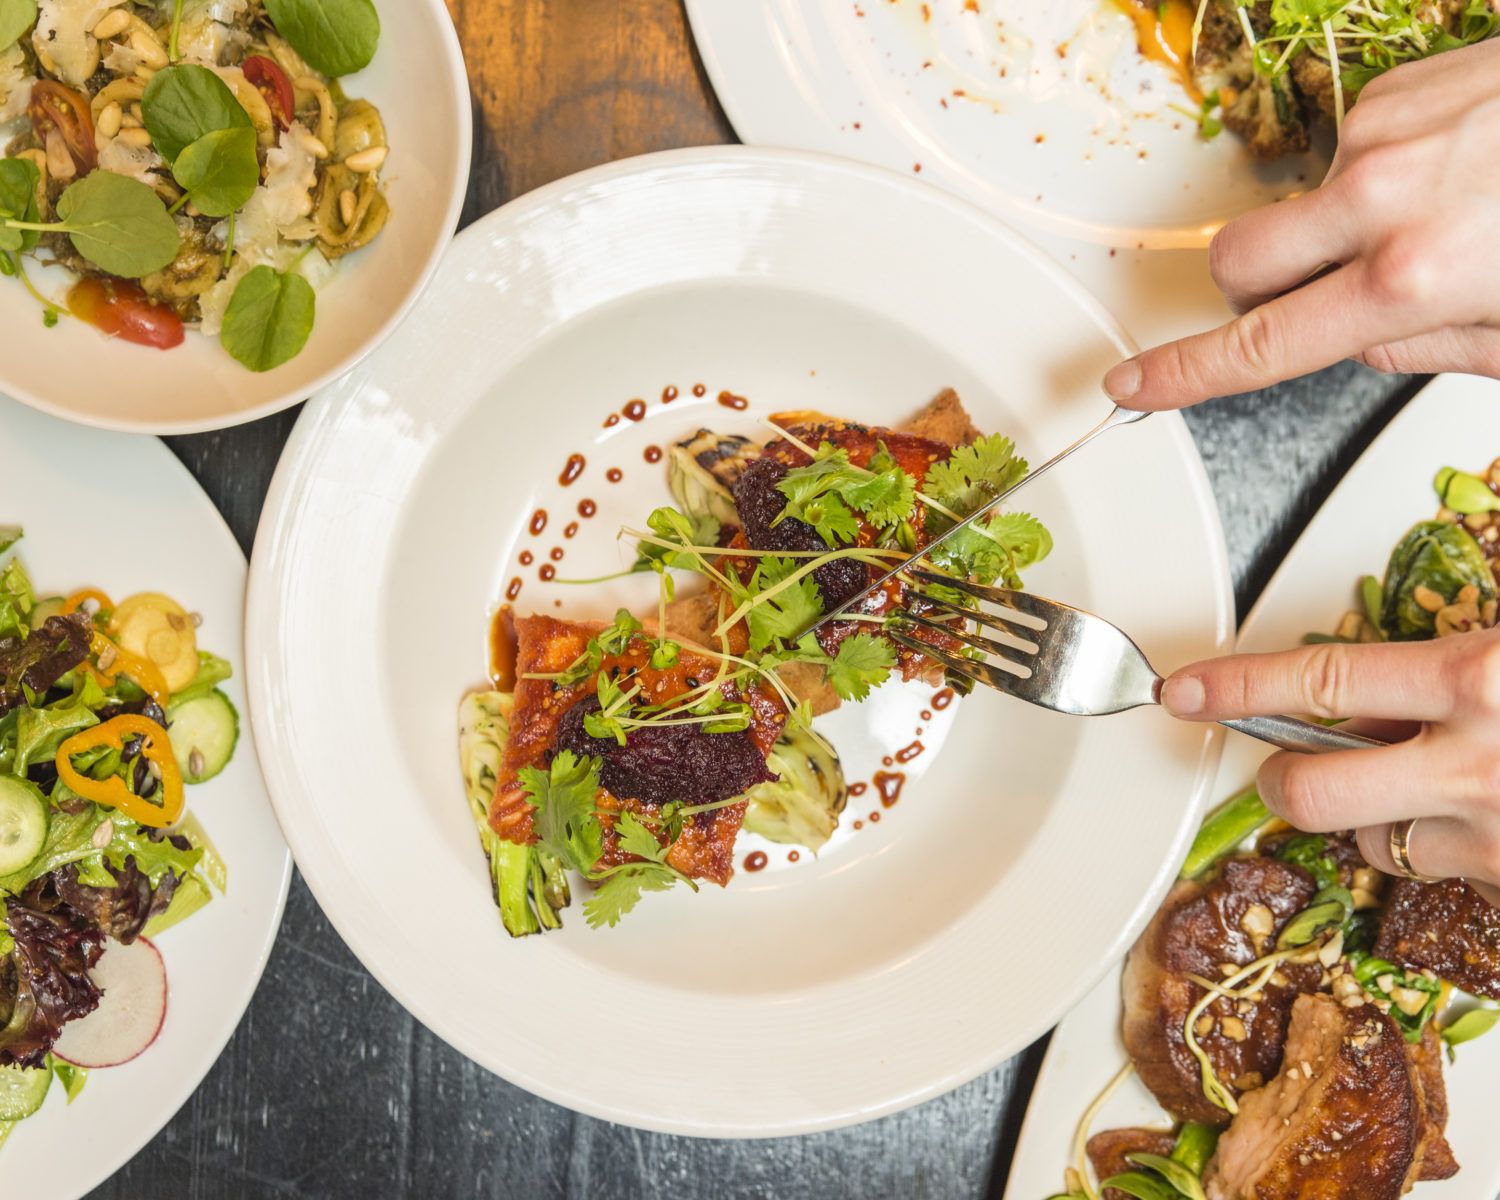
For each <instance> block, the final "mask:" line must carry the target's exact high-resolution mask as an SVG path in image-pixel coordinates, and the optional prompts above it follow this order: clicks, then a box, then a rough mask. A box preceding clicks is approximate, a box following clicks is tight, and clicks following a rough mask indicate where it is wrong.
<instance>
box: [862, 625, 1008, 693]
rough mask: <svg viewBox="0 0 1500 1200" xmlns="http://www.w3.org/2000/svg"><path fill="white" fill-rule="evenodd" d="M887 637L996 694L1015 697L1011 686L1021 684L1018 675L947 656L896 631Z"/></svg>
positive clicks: (985, 664) (969, 660)
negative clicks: (992, 690) (1001, 693)
mask: <svg viewBox="0 0 1500 1200" xmlns="http://www.w3.org/2000/svg"><path fill="white" fill-rule="evenodd" d="M887 636H888V637H889V638H890V639H891V640H892V641H893V642H900V643H901V645H903V646H905V647H906V648H907V649H908V650H915V651H916V652H917V653H918V654H923V655H926V656H927V657H928V658H930V659H932V660H933V661H934V662H938V663H941V664H942V665H943V666H944V667H945V668H946V669H947V670H949V671H952V672H953V673H954V674H955V675H962V676H963V677H964V678H965V679H972V680H973V681H974V682H975V683H982V684H984V685H985V686H986V687H992V688H994V689H995V690H996V691H997V692H1004V693H1005V694H1006V695H1007V696H1014V695H1016V692H1015V690H1014V687H1013V685H1014V684H1017V683H1021V682H1023V680H1022V679H1021V677H1020V676H1019V675H1012V674H1011V673H1010V672H1009V671H1002V670H1000V669H998V668H997V667H992V666H990V665H989V664H988V663H982V662H979V661H978V660H976V659H972V658H960V657H959V656H958V655H956V654H949V653H948V652H947V651H946V650H939V649H937V648H936V647H935V646H930V645H928V644H927V643H926V642H919V641H917V639H916V638H910V637H907V636H906V635H905V634H904V633H901V632H900V631H898V630H895V629H893V630H891V631H890V632H889V634H888V635H887ZM1022 698H1024V697H1022Z"/></svg>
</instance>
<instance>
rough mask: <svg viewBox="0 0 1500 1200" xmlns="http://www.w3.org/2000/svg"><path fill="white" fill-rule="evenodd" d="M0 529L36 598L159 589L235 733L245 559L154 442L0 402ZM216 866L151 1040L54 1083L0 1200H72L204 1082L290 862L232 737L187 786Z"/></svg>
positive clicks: (250, 757) (258, 957)
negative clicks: (195, 626) (63, 1083)
mask: <svg viewBox="0 0 1500 1200" xmlns="http://www.w3.org/2000/svg"><path fill="white" fill-rule="evenodd" d="M0 456H3V458H4V461H5V464H6V466H5V473H4V477H3V479H0V514H3V516H0V521H3V522H6V523H16V524H20V525H23V526H24V527H25V529H26V536H25V538H24V539H23V540H22V541H21V542H20V544H19V546H18V551H19V553H20V555H21V559H22V562H23V563H24V564H25V566H26V570H27V572H28V573H29V574H30V575H31V578H32V581H33V583H34V584H35V585H36V587H37V588H38V590H39V591H40V592H41V593H42V594H59V593H67V592H69V591H72V590H75V589H77V588H80V587H99V588H102V589H104V590H105V591H108V592H109V593H110V594H111V595H113V596H115V597H116V598H117V599H119V598H122V597H124V596H127V595H129V594H130V593H132V592H140V591H161V592H166V593H167V594H168V595H171V596H174V597H176V598H177V599H178V600H180V601H181V602H182V603H183V604H184V605H186V606H187V607H189V608H191V609H193V610H194V611H197V612H200V613H202V614H203V626H202V628H201V630H200V631H199V637H200V638H201V641H202V645H203V647H204V648H205V649H208V650H213V651H215V652H217V653H219V654H221V655H223V656H224V657H226V658H228V659H230V660H231V662H233V664H234V668H235V673H236V674H235V678H233V679H231V680H229V681H228V682H227V683H226V684H224V690H225V692H226V693H227V694H228V695H229V697H230V699H231V700H232V701H233V702H234V704H235V706H236V707H237V708H238V709H239V711H240V714H241V719H242V721H243V718H244V714H245V712H246V708H247V705H246V703H245V691H244V686H245V685H244V670H243V668H244V657H243V654H242V652H241V644H242V641H243V619H244V589H245V559H244V556H243V555H242V554H241V553H240V550H239V547H238V546H237V545H235V542H234V538H233V537H232V536H231V535H230V532H229V529H228V527H227V526H225V524H224V522H223V520H222V519H221V518H220V517H219V514H218V512H217V511H216V510H215V509H214V507H213V505H212V504H211V503H209V500H208V497H207V496H205V495H204V494H203V493H202V491H200V490H199V488H198V485H197V484H196V483H195V482H194V481H193V478H192V476H191V475H189V474H188V472H187V471H186V469H184V468H183V466H182V464H181V463H179V462H178V461H177V460H176V459H175V458H174V457H173V456H172V454H171V452H170V451H168V450H167V448H166V447H165V446H163V445H162V444H161V443H160V442H159V441H157V440H156V439H155V438H139V437H128V436H124V435H121V434H112V433H104V432H100V431H98V430H90V429H79V428H77V427H75V426H71V425H67V424H65V423H63V422H61V421H57V420H54V419H53V418H51V417H46V416H43V415H42V414H40V413H36V412H32V411H30V410H29V409H26V408H23V407H21V406H20V405H19V404H15V403H14V402H12V401H9V400H3V399H0ZM188 805H189V811H191V812H193V813H195V814H196V815H197V816H198V819H199V820H200V821H201V822H202V823H203V827H204V829H206V830H207V831H208V834H209V836H210V837H211V838H212V839H213V841H214V844H215V845H216V846H217V847H218V848H219V851H220V853H221V854H222V855H223V857H224V859H225V861H226V862H227V864H228V866H229V890H228V892H227V894H225V895H222V896H218V895H216V896H215V897H214V900H213V902H212V903H211V904H209V905H208V907H207V908H205V909H203V910H202V911H201V912H200V913H198V914H197V915H196V916H194V917H192V918H191V919H190V920H188V921H185V922H184V923H183V924H181V925H179V926H177V927H176V928H175V929H169V930H167V931H166V932H165V933H164V934H162V935H161V937H160V938H158V939H157V940H156V945H157V948H158V949H159V950H160V951H161V953H162V958H163V959H164V961H165V963H166V967H167V981H168V986H169V988H170V994H169V996H168V1000H167V1019H166V1024H165V1025H164V1026H163V1029H162V1034H161V1037H160V1038H159V1039H158V1040H157V1041H156V1043H155V1044H154V1045H153V1046H152V1047H151V1048H150V1049H149V1050H147V1051H146V1053H145V1054H143V1055H141V1056H140V1057H139V1058H137V1059H136V1060H135V1061H134V1062H131V1063H128V1064H127V1065H125V1066H123V1067H114V1068H111V1069H109V1070H101V1071H95V1072H93V1073H92V1074H91V1075H90V1078H89V1082H88V1086H87V1087H85V1088H84V1090H83V1093H82V1095H80V1096H79V1097H78V1099H77V1100H75V1101H74V1102H73V1104H72V1105H68V1104H66V1103H65V1100H64V1096H63V1093H62V1089H61V1088H59V1087H54V1089H53V1092H52V1094H51V1095H49V1096H48V1097H47V1102H46V1104H45V1106H44V1107H43V1108H42V1110H41V1111H40V1112H39V1113H38V1114H37V1115H36V1116H34V1117H32V1118H30V1119H29V1120H26V1121H23V1122H21V1123H20V1124H19V1125H17V1126H16V1128H15V1131H14V1132H13V1133H12V1134H11V1136H10V1140H9V1141H8V1142H7V1143H6V1144H5V1147H4V1149H3V1150H0V1180H3V1184H0V1193H3V1194H4V1195H6V1196H27V1197H32V1198H34V1200H72V1198H73V1197H77V1196H82V1195H83V1194H84V1193H86V1192H88V1191H90V1190H91V1189H92V1188H94V1187H95V1186H96V1185H97V1184H99V1183H100V1182H102V1181H103V1180H104V1179H106V1178H107V1177H108V1176H110V1175H112V1174H113V1173H114V1172H115V1171H117V1170H119V1168H120V1167H122V1166H123V1165H124V1164H125V1163H126V1162H128V1161H129V1160H130V1158H131V1157H132V1156H133V1155H134V1154H135V1153H136V1152H137V1151H138V1150H140V1149H141V1147H142V1146H144V1145H145V1144H146V1143H147V1142H148V1141H150V1140H151V1139H152V1138H153V1137H154V1136H155V1135H156V1133H157V1131H158V1130H159V1129H161V1127H162V1126H163V1125H165V1124H166V1123H167V1122H168V1121H169V1120H170V1119H171V1118H172V1117H173V1115H174V1114H175V1113H176V1112H177V1110H178V1109H179V1108H181V1107H182V1105H183V1104H185V1103H186V1102H187V1099H188V1097H189V1096H191V1095H192V1093H193V1091H194V1089H196V1088H197V1086H198V1084H199V1082H201V1081H202V1079H203V1077H204V1076H205V1075H207V1074H208V1071H209V1068H210V1067H212V1066H213V1065H214V1063H215V1061H216V1060H217V1059H218V1057H219V1053H220V1052H221V1051H222V1050H223V1048H224V1044H225V1043H226V1042H227V1041H228V1040H229V1036H230V1034H232V1033H233V1032H234V1030H235V1027H236V1026H237V1025H238V1024H239V1021H240V1017H241V1016H242V1015H244V1012H245V1008H246V1006H247V1005H248V1004H249V1003H250V997H251V995H252V994H253V993H254V991H255V987H256V984H257V983H258V982H259V981H260V976H261V971H262V970H263V969H264V967H265V964H266V959H267V957H268V956H269V955H270V953H271V945H272V943H273V942H274V941H275V938H276V930H277V928H278V927H279V926H280V924H281V910H282V906H283V904H284V903H285V901H286V889H287V884H288V882H289V881H290V879H291V870H292V860H291V855H290V854H289V853H288V852H287V848H286V843H285V842H284V841H283V840H282V837H281V832H280V830H279V829H278V828H277V825H276V818H275V816H274V815H273V813H272V811H271V804H270V801H269V800H268V799H267V797H266V791H265V785H264V784H263V783H262V781H261V775H260V769H259V766H258V764H257V762H256V757H255V745H254V741H253V739H252V738H251V737H250V736H249V731H248V729H245V730H243V736H241V738H240V743H239V746H238V748H237V749H236V750H235V754H234V758H233V759H232V760H231V762H230V764H229V766H228V767H227V768H225V770H224V772H223V774H221V775H219V776H218V777H217V778H215V779H213V780H210V781H209V782H208V783H205V784H202V785H200V786H198V787H194V788H190V789H188Z"/></svg>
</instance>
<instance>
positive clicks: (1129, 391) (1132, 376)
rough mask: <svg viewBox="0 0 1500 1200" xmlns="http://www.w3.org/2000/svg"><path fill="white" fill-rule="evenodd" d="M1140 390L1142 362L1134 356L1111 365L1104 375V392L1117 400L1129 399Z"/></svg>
mask: <svg viewBox="0 0 1500 1200" xmlns="http://www.w3.org/2000/svg"><path fill="white" fill-rule="evenodd" d="M1140 390H1141V364H1140V363H1138V362H1137V361H1136V360H1135V359H1133V358H1127V359H1126V360H1125V361H1124V362H1122V363H1118V364H1116V365H1115V366H1113V367H1111V368H1110V371H1109V374H1108V375H1106V376H1105V377H1104V394H1105V395H1106V396H1108V397H1109V398H1110V399H1111V400H1114V401H1116V402H1121V401H1125V400H1129V399H1130V398H1131V397H1132V396H1134V395H1135V394H1136V393H1137V392H1138V391H1140Z"/></svg>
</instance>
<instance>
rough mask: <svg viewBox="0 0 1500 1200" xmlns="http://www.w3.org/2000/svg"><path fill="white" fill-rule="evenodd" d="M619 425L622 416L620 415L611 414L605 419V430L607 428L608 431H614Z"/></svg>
mask: <svg viewBox="0 0 1500 1200" xmlns="http://www.w3.org/2000/svg"><path fill="white" fill-rule="evenodd" d="M619 423H620V414H619V413H610V414H609V416H607V417H605V418H604V428H606V429H613V428H614V427H615V426H616V425H618V424H619Z"/></svg>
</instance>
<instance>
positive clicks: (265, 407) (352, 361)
mask: <svg viewBox="0 0 1500 1200" xmlns="http://www.w3.org/2000/svg"><path fill="white" fill-rule="evenodd" d="M403 2H404V3H408V4H409V3H412V2H413V0H403ZM418 2H420V3H422V4H425V5H426V7H427V9H428V13H429V17H430V19H431V20H432V21H433V23H434V24H435V26H436V27H437V30H438V41H439V42H440V44H441V45H442V47H443V51H444V59H445V63H446V66H447V68H448V70H447V71H446V72H445V75H446V78H447V80H448V86H449V89H450V91H451V98H452V99H453V100H454V102H455V103H454V109H455V111H456V112H457V113H458V123H459V127H458V128H457V129H456V130H455V134H456V135H457V140H458V167H459V170H458V171H457V173H456V174H457V176H458V177H459V178H461V179H462V180H463V186H461V187H456V188H454V189H453V193H452V195H450V196H449V198H448V207H447V211H446V212H444V214H443V218H442V222H441V228H443V229H445V230H447V231H448V236H447V237H440V238H435V239H434V240H433V244H432V248H431V249H430V250H429V251H428V253H427V257H426V260H425V261H424V262H423V263H422V267H421V271H420V272H419V278H418V284H417V286H416V287H415V288H413V289H412V291H411V292H410V293H409V294H408V295H407V296H406V297H405V298H404V299H403V300H402V302H401V303H400V304H399V305H398V306H397V307H396V308H394V309H392V310H391V312H390V313H389V314H387V316H386V318H385V320H384V321H382V322H381V323H380V325H379V326H378V327H377V328H376V329H375V330H374V332H373V333H371V334H370V336H369V337H368V338H366V340H365V344H364V345H363V346H362V347H360V348H359V349H358V350H356V351H354V352H353V353H351V354H348V355H346V356H345V357H344V358H343V359H341V360H340V361H339V362H337V363H335V364H334V365H333V366H332V367H330V368H328V369H327V370H325V371H323V372H322V373H321V374H319V375H316V376H314V377H313V378H312V379H310V380H308V381H307V382H306V383H305V384H298V385H297V386H296V389H295V390H294V391H291V392H288V393H287V394H286V395H284V396H281V397H279V398H273V399H270V400H265V401H262V402H261V403H260V404H257V405H255V406H253V407H251V408H247V409H243V410H240V411H237V412H232V413H226V414H223V415H221V416H217V417H200V418H195V419H192V420H182V421H172V420H165V421H163V420H150V419H136V418H133V417H130V416H121V417H119V418H117V419H112V418H109V417H106V416H102V415H99V414H94V413H77V412H72V411H70V410H69V409H67V408H66V407H65V406H63V405H61V404H58V403H57V402H55V401H52V400H48V399H46V398H45V397H43V396H42V395H41V394H40V393H37V392H32V391H30V390H29V389H26V388H15V387H11V388H9V389H8V390H6V391H4V392H3V393H0V396H3V397H9V398H10V399H12V400H15V401H17V402H19V403H21V404H24V405H26V406H27V407H28V408H32V409H35V410H36V411H37V412H40V413H45V414H46V415H47V416H49V417H53V418H55V419H57V420H59V421H65V422H67V423H68V424H70V425H81V426H83V427H85V428H88V429H102V430H106V431H108V432H111V433H133V434H154V435H156V436H157V437H174V436H180V435H183V434H193V433H213V432H217V431H219V430H224V429H234V428H236V427H237V426H240V425H245V424H248V423H249V422H251V421H258V420H260V419H261V418H263V417H270V416H274V415H275V414H277V413H279V412H285V411H286V410H287V409H289V408H292V407H294V406H295V405H298V404H301V403H302V402H303V401H304V400H306V399H307V398H308V397H309V396H312V395H314V394H316V393H318V392H321V391H322V390H323V389H324V388H326V387H328V386H329V385H330V384H332V383H334V382H336V381H337V380H339V379H340V378H342V377H343V376H345V375H347V374H348V373H349V372H350V371H352V370H354V369H355V368H356V367H358V366H359V365H360V364H361V363H362V362H364V360H365V359H366V358H368V357H369V356H370V355H371V354H373V353H374V352H375V351H376V350H377V349H379V348H380V347H381V346H382V345H384V344H385V342H386V341H388V340H389V339H390V337H391V335H392V334H393V333H395V332H396V330H397V328H398V327H399V326H400V325H401V323H402V322H403V321H405V320H406V318H407V317H408V316H409V315H410V314H411V311H412V309H413V308H414V307H415V306H416V304H417V302H418V301H419V300H421V298H422V297H423V296H424V295H425V294H426V292H427V288H428V287H429V286H430V285H431V283H432V280H433V277H434V276H435V275H436V274H437V269H438V266H439V265H440V264H441V263H442V261H443V258H444V257H445V256H446V255H447V253H448V248H449V246H450V245H452V242H453V237H452V234H453V231H454V230H456V229H457V228H458V222H459V219H460V218H461V216H462V214H463V208H464V204H465V202H466V201H467V199H468V185H469V182H470V180H471V176H472V174H473V154H474V112H473V97H472V93H471V91H470V89H469V75H468V68H467V66H466V65H465V62H464V54H463V46H462V44H461V43H460V42H459V40H458V30H457V29H456V27H455V26H454V24H453V18H452V17H451V16H450V15H449V12H448V9H447V7H446V5H445V4H444V3H443V0H418ZM350 299H351V302H352V297H351V298H350ZM190 474H191V473H190ZM196 484H197V481H196V480H194V485H195V486H196ZM199 490H200V491H201V490H202V489H201V488H200V489H199ZM209 506H210V507H214V506H213V502H212V501H209ZM215 511H217V509H215ZM225 528H226V529H227V528H228V526H227V525H226V526H225ZM230 536H231V537H233V534H232V533H231V535H230ZM235 545H236V546H238V545H239V543H238V542H236V543H235ZM241 557H243V553H242V555H241Z"/></svg>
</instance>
